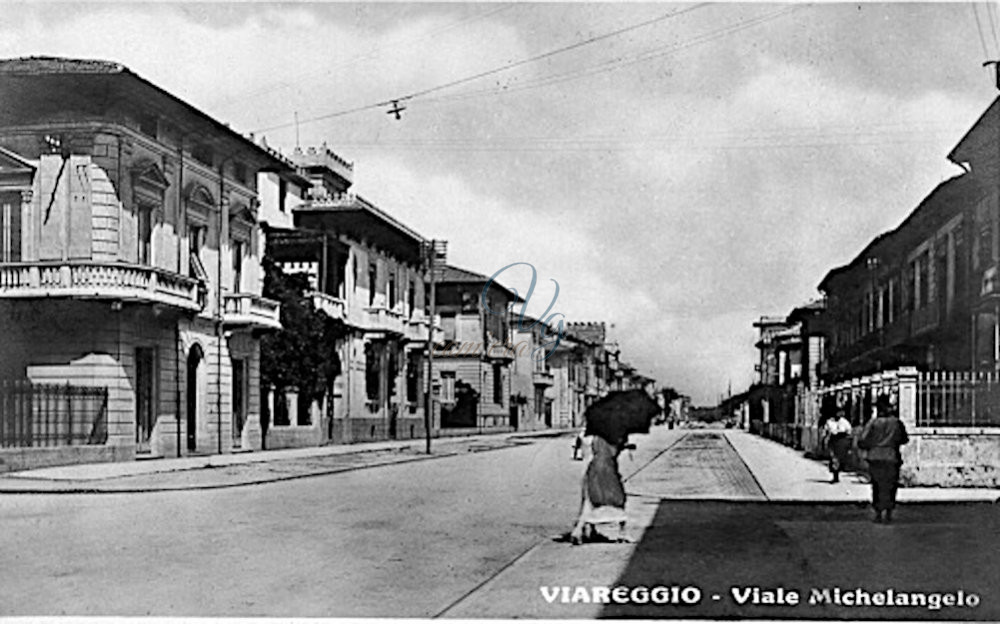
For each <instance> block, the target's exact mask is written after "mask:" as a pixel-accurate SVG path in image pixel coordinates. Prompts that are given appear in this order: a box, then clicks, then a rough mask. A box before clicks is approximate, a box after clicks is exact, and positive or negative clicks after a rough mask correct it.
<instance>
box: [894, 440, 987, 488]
mask: <svg viewBox="0 0 1000 624" xmlns="http://www.w3.org/2000/svg"><path fill="white" fill-rule="evenodd" d="M902 452H903V468H902V472H901V480H902V482H903V483H904V484H905V485H931V486H941V487H1000V429H974V430H970V429H968V428H950V427H949V428H935V429H924V428H919V429H916V430H915V431H911V432H910V443H909V444H907V445H906V446H904V447H903V450H902Z"/></svg>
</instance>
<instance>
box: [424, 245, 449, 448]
mask: <svg viewBox="0 0 1000 624" xmlns="http://www.w3.org/2000/svg"><path fill="white" fill-rule="evenodd" d="M424 251H425V254H426V255H425V260H426V262H427V270H428V272H429V273H430V278H431V281H430V290H431V292H430V306H429V307H428V312H427V316H428V319H427V391H426V392H425V393H424V435H425V437H426V438H427V454H428V455H430V454H431V423H432V422H433V420H434V418H433V415H434V398H433V392H434V315H435V314H436V309H437V261H438V260H439V259H440V260H441V261H444V259H445V258H446V257H447V253H448V243H447V242H446V241H439V240H431V241H428V242H427V243H426V246H425V248H424Z"/></svg>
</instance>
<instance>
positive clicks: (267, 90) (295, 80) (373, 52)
mask: <svg viewBox="0 0 1000 624" xmlns="http://www.w3.org/2000/svg"><path fill="white" fill-rule="evenodd" d="M515 6H517V4H516V3H512V4H506V5H502V6H499V7H497V8H493V9H491V10H489V11H484V12H483V13H478V14H476V15H472V16H469V17H465V18H462V19H460V20H456V21H454V22H451V23H449V24H446V25H444V26H442V27H440V28H436V29H434V30H431V31H429V32H425V33H421V34H418V35H416V36H413V37H410V38H408V39H405V40H403V41H399V42H396V43H394V44H391V45H384V46H373V47H372V48H371V49H369V50H368V51H367V52H365V53H363V54H358V55H355V56H353V57H351V58H349V59H345V60H343V61H340V62H339V63H334V64H333V65H329V66H326V67H323V68H321V69H318V70H316V71H311V72H306V73H304V74H299V75H297V76H294V77H291V78H289V79H288V80H282V81H280V82H279V83H277V84H276V85H271V86H266V87H262V88H260V89H256V90H254V91H249V92H246V93H242V94H235V95H231V96H229V97H226V98H225V99H223V100H221V101H219V102H217V103H216V106H225V105H227V104H229V103H231V102H236V101H239V102H241V103H243V102H246V101H247V100H251V99H255V98H258V97H261V96H264V95H268V94H271V93H275V92H277V91H281V90H283V89H290V88H293V87H296V86H299V85H300V84H301V83H302V82H303V81H306V80H308V79H311V78H315V77H317V76H326V75H329V74H330V73H332V72H333V71H335V70H337V69H342V68H344V67H349V66H351V65H355V64H357V63H360V62H362V61H366V60H370V59H373V58H375V57H378V56H379V55H380V54H382V53H384V52H385V51H386V50H393V49H398V48H405V47H408V46H411V45H413V44H416V43H419V42H421V41H424V40H426V39H430V38H431V37H434V36H436V35H440V34H441V33H445V32H448V31H451V30H454V29H456V28H459V27H462V26H465V25H468V24H471V23H475V22H478V21H481V20H484V19H486V18H488V17H493V16H494V15H496V14H498V13H502V12H504V11H509V10H510V9H512V8H514V7H515Z"/></svg>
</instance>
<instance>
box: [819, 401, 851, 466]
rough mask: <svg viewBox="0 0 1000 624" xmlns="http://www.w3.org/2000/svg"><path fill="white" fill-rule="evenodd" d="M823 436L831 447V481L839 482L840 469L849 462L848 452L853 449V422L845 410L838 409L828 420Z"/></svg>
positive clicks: (828, 446) (829, 447)
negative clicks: (848, 418)
mask: <svg viewBox="0 0 1000 624" xmlns="http://www.w3.org/2000/svg"><path fill="white" fill-rule="evenodd" d="M823 437H824V438H825V439H826V444H827V448H828V449H830V472H831V473H833V479H832V481H831V483H837V482H838V481H840V471H841V470H843V468H844V464H846V463H847V453H848V452H849V451H850V450H851V423H850V421H848V420H847V415H846V414H845V413H844V410H837V415H836V416H834V417H833V418H831V419H830V420H828V421H826V425H825V426H824V427H823Z"/></svg>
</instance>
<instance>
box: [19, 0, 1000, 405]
mask: <svg viewBox="0 0 1000 624" xmlns="http://www.w3.org/2000/svg"><path fill="white" fill-rule="evenodd" d="M0 8H2V12H0V13H2V16H0V56H3V57H15V56H27V55H54V56H72V57H86V58H99V59H105V60H113V61H118V62H121V63H123V64H125V65H126V66H128V67H129V68H130V69H131V70H132V71H134V72H135V73H137V74H139V75H140V76H143V77H144V78H146V79H148V80H150V81H152V82H154V83H156V84H158V85H159V86H161V87H163V88H165V89H167V90H168V91H171V92H172V93H174V94H176V95H177V96H179V97H181V98H182V99H184V100H186V101H188V102H190V103H191V104H193V105H195V106H197V107H198V108H200V109H202V110H203V111H205V112H207V113H208V114H210V115H212V116H214V117H216V118H218V119H220V120H222V121H225V122H228V123H230V124H231V125H232V127H233V128H234V129H236V130H238V131H240V132H244V133H246V132H250V131H257V134H258V136H259V135H260V134H264V135H265V136H266V138H267V141H268V143H269V144H270V145H271V146H272V147H276V148H280V149H281V150H282V151H284V152H286V153H287V152H288V151H289V150H291V149H292V148H294V146H295V144H296V126H295V123H294V120H295V116H296V114H297V115H298V119H299V120H300V122H299V124H298V137H299V142H300V143H301V144H302V145H304V146H306V145H316V144H320V143H322V142H324V141H325V142H326V143H327V144H328V145H329V146H330V147H331V148H332V149H334V150H335V151H336V152H337V153H339V154H340V155H341V156H343V157H345V158H346V159H348V160H350V161H353V162H354V163H355V188H354V190H355V191H356V192H357V193H359V194H361V195H363V196H365V197H366V198H368V199H369V200H371V201H373V202H374V203H375V204H377V205H378V206H379V207H381V208H383V209H384V210H387V211H388V212H390V213H391V214H393V215H395V216H396V217H397V218H399V219H401V220H402V221H403V222H405V223H407V224H408V225H410V226H411V227H412V228H414V229H415V230H416V231H418V232H419V233H421V234H422V235H424V236H427V237H435V238H442V239H446V240H448V242H449V260H450V262H452V263H453V264H456V265H458V266H461V267H463V268H467V269H470V270H473V271H477V272H480V273H484V274H487V275H489V274H492V273H493V272H495V271H497V270H499V269H500V268H501V267H503V266H506V265H508V264H511V263H514V262H526V263H530V264H532V265H534V266H535V267H536V269H537V279H538V282H539V285H538V289H537V290H536V292H535V296H534V297H533V298H532V301H531V303H530V306H529V311H530V312H533V313H536V314H540V313H541V312H543V311H544V310H545V309H546V308H547V307H548V306H549V304H550V300H551V298H552V295H553V291H554V286H553V282H552V281H551V280H555V281H556V282H558V284H559V295H558V299H557V300H556V302H555V303H554V304H553V306H552V308H551V312H550V314H552V313H557V312H558V313H562V314H564V315H565V316H566V319H567V320H569V321H605V322H607V323H609V324H613V325H614V329H613V330H611V334H612V337H613V338H614V339H616V340H618V341H619V342H620V344H621V346H622V350H623V355H624V357H625V358H626V359H627V360H628V361H630V362H631V363H632V364H634V365H636V366H637V367H638V368H639V370H640V371H642V372H643V373H645V374H648V375H651V376H653V377H655V378H656V379H657V380H658V381H659V383H660V384H661V385H670V386H674V387H676V388H677V389H678V390H680V391H682V392H685V393H688V394H691V395H692V397H693V398H694V400H695V402H696V403H701V404H708V403H714V402H715V400H716V399H717V398H718V396H719V395H720V394H721V393H725V392H726V391H727V388H728V387H729V385H730V384H731V385H732V389H733V391H734V392H737V391H740V390H743V389H745V388H746V387H747V386H748V385H749V384H750V383H751V381H752V380H753V364H754V361H755V356H756V353H755V351H754V347H753V344H754V341H755V332H754V329H753V327H752V323H753V321H754V320H755V319H756V318H757V317H759V316H761V315H785V314H787V313H788V312H789V311H790V310H791V309H792V307H794V306H796V305H798V304H801V303H805V302H807V301H809V300H810V299H813V298H815V297H817V296H818V293H817V291H816V285H817V284H818V283H819V282H820V280H821V279H822V278H823V276H824V275H825V274H826V272H827V271H829V270H830V269H831V268H833V267H835V266H838V265H841V264H844V263H847V262H849V261H850V260H851V259H852V258H853V257H854V256H855V255H856V254H857V253H858V252H860V251H861V249H862V248H863V247H864V246H865V245H866V244H867V242H868V241H870V240H871V239H872V238H873V237H874V236H876V235H877V234H879V233H880V232H883V231H885V230H887V229H890V228H893V227H895V226H896V225H898V224H899V223H900V222H901V221H902V220H903V218H904V217H905V216H906V215H907V214H908V213H909V212H910V211H911V210H912V209H913V208H914V207H915V206H916V205H917V203H918V202H919V201H920V200H921V199H922V198H923V197H924V196H926V194H927V193H929V192H930V191H931V189H933V188H934V186H935V185H937V184H938V183H939V182H941V181H942V180H944V179H946V178H948V177H951V176H953V175H956V174H957V173H959V172H960V170H959V169H958V168H957V167H955V166H954V165H952V164H950V163H949V162H948V161H947V159H946V158H945V156H946V154H947V153H948V151H949V150H950V149H951V148H952V147H953V146H954V145H955V144H956V143H957V142H958V140H959V139H960V138H961V137H962V135H963V134H964V132H965V131H966V130H967V129H968V128H969V126H971V124H972V123H973V122H975V120H976V119H977V118H978V117H979V115H980V114H981V113H982V111H984V110H985V109H986V107H987V106H988V105H989V103H990V102H991V101H992V99H993V98H994V97H995V95H996V90H995V88H994V84H993V79H992V75H991V73H990V70H988V69H984V68H983V67H982V62H983V61H984V60H985V59H986V58H987V56H989V57H990V58H997V57H998V56H1000V43H998V30H997V28H1000V19H998V16H997V13H996V7H995V5H994V6H993V7H992V8H990V6H989V5H986V4H981V5H975V8H974V5H971V4H959V3H947V4H870V3H863V4H820V5H813V6H809V5H804V4H760V3H752V4H711V5H707V6H704V5H694V4H663V3H650V4H638V3H615V4H579V3H549V4H528V3H516V4H500V3H482V4H469V3H447V4H396V3H393V4H388V3H362V4H345V3H330V4H282V5H276V4H267V3H258V4H239V5H235V4H234V5H213V4H207V3H186V4H177V5H149V4H134V5H133V4H111V5H108V4H103V5H68V4H60V5H51V4H50V5H41V6H35V5H30V6H29V5H18V4H11V3H3V5H2V7H0ZM977 18H978V23H977ZM550 53H551V54H550ZM508 66H511V67H510V68H509V69H506V70H504V71H493V70H498V69H501V68H505V67H508ZM479 74H485V75H483V76H482V77H480V78H478V79H474V80H464V79H466V78H469V77H472V76H476V75H479ZM451 83H456V84H452V86H447V85H449V84H451ZM439 87H441V88H439ZM422 92H426V93H425V94H423V95H418V96H417V97H414V98H413V99H411V100H407V101H404V102H403V104H404V105H405V106H406V107H407V110H406V111H405V112H403V114H402V119H401V120H399V121H396V120H395V119H393V117H392V116H391V115H387V114H386V112H385V111H386V110H387V108H386V107H372V106H371V105H374V104H378V103H380V102H385V101H388V100H392V99H399V98H405V97H406V96H408V95H411V94H420V93H422ZM355 109H362V110H355ZM350 111H355V112H350ZM262 131H263V132H262ZM529 273H530V272H529V271H528V270H527V268H526V267H525V266H523V265H522V266H521V267H518V269H516V270H512V271H510V272H508V273H506V274H505V275H504V276H503V278H502V279H501V281H503V282H504V283H505V284H506V285H507V286H508V287H511V288H517V289H518V290H520V291H521V292H522V293H523V292H524V291H525V290H526V288H527V285H528V282H527V280H528V278H529V277H530V274H529Z"/></svg>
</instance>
